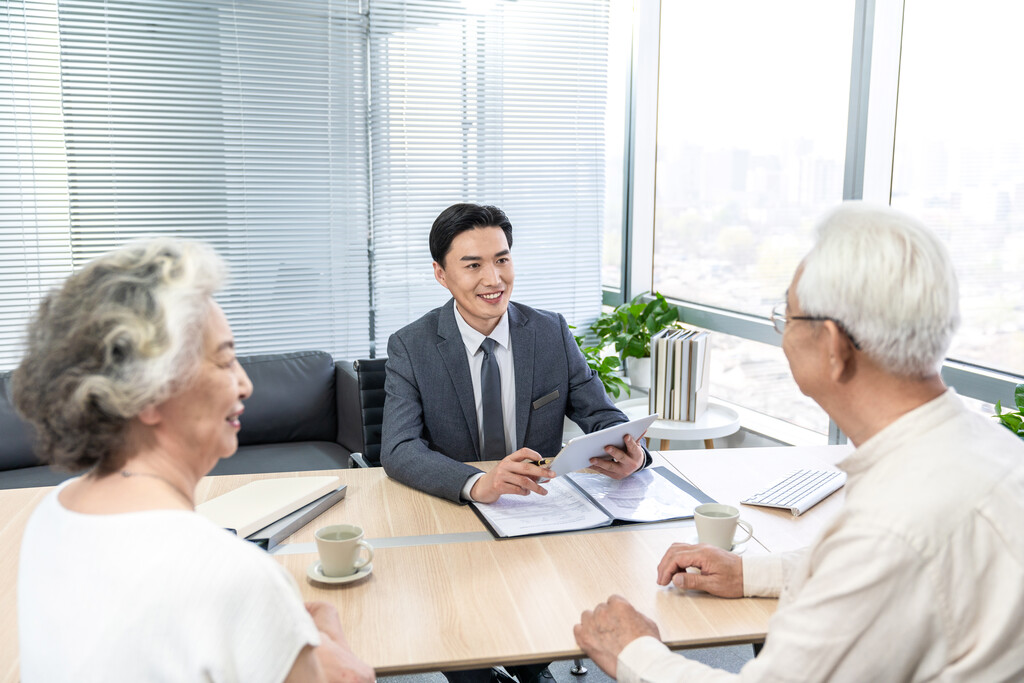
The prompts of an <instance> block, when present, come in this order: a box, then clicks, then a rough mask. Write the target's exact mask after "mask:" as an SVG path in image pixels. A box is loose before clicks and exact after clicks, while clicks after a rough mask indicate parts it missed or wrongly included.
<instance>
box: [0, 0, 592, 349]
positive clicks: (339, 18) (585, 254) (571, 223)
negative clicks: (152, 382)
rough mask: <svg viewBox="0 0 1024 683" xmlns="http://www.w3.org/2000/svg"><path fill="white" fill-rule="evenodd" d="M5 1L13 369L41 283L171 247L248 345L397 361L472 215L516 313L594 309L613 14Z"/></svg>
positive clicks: (5, 274)
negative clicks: (211, 277) (499, 249)
mask: <svg viewBox="0 0 1024 683" xmlns="http://www.w3.org/2000/svg"><path fill="white" fill-rule="evenodd" d="M6 7H7V12H6V14H5V15H4V16H3V18H2V21H3V22H4V23H3V24H2V28H3V30H4V35H2V36H0V37H3V38H6V42H5V43H4V44H3V45H0V49H2V50H4V52H3V56H4V57H6V59H7V61H8V63H9V64H10V65H11V67H10V69H9V70H8V71H7V72H6V73H5V74H4V76H3V77H0V98H2V99H0V106H2V107H3V111H4V113H5V116H4V117H3V118H2V120H0V136H2V140H0V141H2V142H3V143H4V144H3V148H2V149H0V154H2V155H3V159H4V161H5V163H4V164H3V167H2V168H0V206H3V208H4V209H5V211H4V213H3V216H2V217H0V221H2V223H0V226H2V228H3V231H2V233H0V259H2V260H0V267H2V269H0V295H2V296H0V369H2V368H9V367H12V366H13V365H15V364H16V363H17V359H18V357H19V356H20V353H21V344H22V335H23V331H24V325H25V322H26V320H27V318H28V316H29V315H30V313H31V311H33V310H34V309H35V307H36V306H37V304H38V300H39V298H40V296H42V294H43V293H44V292H45V291H46V290H47V288H48V287H50V286H52V285H53V284H54V283H57V282H59V281H60V279H61V278H63V277H64V276H66V274H67V273H68V272H69V271H70V269H71V268H72V267H73V266H79V265H81V264H83V263H84V262H85V261H87V260H88V259H90V258H93V257H94V256H96V255H98V254H100V253H102V252H104V251H107V250H109V249H111V248H114V247H116V246H118V245H120V244H123V243H124V242H125V241H126V240H128V239H132V238H135V237H140V236H148V235H154V234H170V235H178V236H182V237H188V238H193V239H202V240H206V241H208V242H210V243H211V244H213V245H214V246H215V248H217V249H218V251H219V252H220V253H221V254H222V255H223V256H225V257H226V259H227V261H228V263H229V266H230V267H231V271H232V277H231V280H230V282H229V286H228V288H227V290H226V291H225V292H223V293H222V295H221V297H220V299H221V302H222V304H223V305H224V307H225V309H226V311H227V313H228V316H229V318H230V319H231V322H232V325H233V327H234V329H235V333H236V336H237V338H238V342H239V348H240V349H241V350H242V351H243V352H249V353H252V352H262V351H267V352H270V351H285V350H290V349H298V348H321V349H325V350H328V351H330V352H332V353H333V354H334V355H335V356H336V357H357V356H365V355H367V354H368V352H369V351H370V347H371V343H375V344H376V350H377V353H378V354H382V353H383V349H384V345H385V343H386V340H387V336H388V335H389V334H390V333H391V332H392V331H393V330H395V329H397V328H398V327H400V326H402V325H404V324H406V323H407V322H409V321H411V320H413V319H414V318H416V317H417V316H419V315H421V314H422V313H423V312H425V311H426V310H427V309H428V308H430V307H432V306H434V305H436V304H438V303H440V302H441V301H443V300H444V299H445V298H446V293H445V292H444V290H443V289H441V288H440V286H439V285H437V284H436V283H434V282H433V278H432V276H431V268H430V257H429V253H428V249H427V243H426V236H427V233H428V230H429V226H430V224H431V222H432V221H433V219H434V217H435V216H436V215H437V213H438V212H439V211H440V210H441V209H443V208H444V207H446V206H447V205H449V204H451V203H453V202H456V201H464V200H470V201H480V202H489V203H494V204H497V205H499V206H501V207H502V208H504V209H505V210H506V211H507V212H508V214H509V216H510V217H511V219H512V222H513V225H514V226H515V245H514V253H515V259H516V269H517V274H518V278H517V284H516V289H515V298H516V299H517V300H519V301H523V302H525V303H528V304H531V305H535V306H542V307H545V308H551V309H554V310H558V311H560V312H562V313H564V314H565V315H566V316H567V317H568V318H569V320H570V322H577V323H585V322H586V321H588V320H589V319H592V318H593V317H594V316H595V315H596V314H597V311H598V310H599V306H600V286H599V267H598V264H599V254H600V244H599V242H600V225H601V222H602V220H603V213H602V205H603V180H602V179H603V168H602V163H603V149H602V145H603V129H602V125H603V118H604V107H605V102H604V96H605V95H604V93H605V78H606V75H605V74H606V61H607V48H606V44H607V29H608V26H607V3H606V2H590V1H587V0H574V1H569V0H551V1H543V2H541V1H538V0H519V1H517V2H507V1H506V0H490V1H485V0H479V1H471V0H466V1H465V2H452V1H450V0H449V1H438V2H395V1H386V2H378V1H373V2H367V0H363V1H362V2H360V1H359V0H296V1H294V2H289V3H280V2H275V1H271V0H256V1H246V2H241V1H237V2H230V1H228V0H209V1H205V2H199V1H190V0H152V1H149V2H145V3H139V2H134V1H129V0H106V1H105V2H103V3H96V2H91V1H88V0H62V2H60V3H59V5H58V3H56V2H55V0H46V1H38V2H11V3H7V5H6ZM58 7H59V10H58V9H57V8H58ZM368 56H369V60H370V61H369V64H368V61H367V59H368ZM368 72H369V78H370V79H371V82H368V80H367V78H368ZM370 94H372V100H368V99H367V98H368V96H369V95H370ZM367 112H369V117H368V116H367ZM371 125H372V130H373V133H372V136H371V134H370V127H371ZM371 167H372V174H371V170H370V169H371ZM371 176H372V178H371ZM371 180H372V187H373V204H372V206H371V203H370V202H371V195H370V187H371ZM371 213H372V215H373V223H372V231H371V224H370V216H371ZM371 235H372V237H371ZM371 259H373V263H374V267H373V270H372V272H371V271H370V263H371ZM371 290H372V293H373V297H374V303H375V310H372V311H371V296H370V294H371ZM371 329H375V330H376V332H375V334H371V332H370V330H371Z"/></svg>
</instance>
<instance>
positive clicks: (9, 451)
mask: <svg viewBox="0 0 1024 683" xmlns="http://www.w3.org/2000/svg"><path fill="white" fill-rule="evenodd" d="M10 392H11V373H10V372H3V373H0V471H3V470H14V469H18V468H21V467H35V466H38V465H39V459H38V458H36V456H35V453H34V452H33V450H32V445H33V441H34V438H35V437H34V434H33V433H32V427H31V425H29V424H28V423H27V422H24V421H22V419H21V418H20V417H18V414H17V413H16V412H14V406H13V405H12V404H11V395H10ZM27 486H32V484H27ZM6 488H14V487H6Z"/></svg>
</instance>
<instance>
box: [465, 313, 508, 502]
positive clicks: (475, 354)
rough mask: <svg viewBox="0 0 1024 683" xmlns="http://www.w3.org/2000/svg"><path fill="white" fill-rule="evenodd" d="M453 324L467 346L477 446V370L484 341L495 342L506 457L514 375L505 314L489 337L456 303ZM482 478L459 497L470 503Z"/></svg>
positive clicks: (480, 425) (480, 424)
mask: <svg viewBox="0 0 1024 683" xmlns="http://www.w3.org/2000/svg"><path fill="white" fill-rule="evenodd" d="M455 324H456V325H458V326H459V333H460V334H461V335H462V343H463V344H464V345H465V346H466V358H467V359H468V360H469V377H470V379H471V380H472V382H473V405H475V406H476V425H477V430H478V433H477V436H478V439H479V441H478V443H480V444H483V442H484V403H483V400H482V398H481V391H480V369H481V368H482V367H483V364H484V352H483V349H481V348H480V345H481V344H482V343H483V341H484V339H486V338H487V337H490V338H491V339H493V340H494V341H496V342H497V346H495V347H494V357H495V360H497V361H498V373H499V375H500V376H501V413H502V417H503V418H504V420H503V421H504V423H505V454H506V455H507V454H509V453H512V452H513V451H515V450H516V376H515V368H514V367H513V364H512V339H511V336H510V335H509V329H508V311H507V310H506V311H505V315H503V316H501V319H500V320H499V321H498V325H497V326H496V327H495V328H494V329H493V330H492V331H491V333H490V334H489V335H483V334H480V333H479V332H477V331H476V330H474V329H473V328H472V327H470V325H469V323H467V322H466V321H465V319H463V317H462V313H461V312H460V311H459V305H458V304H457V303H456V304H455ZM482 476H484V475H483V474H482V473H481V474H474V475H473V476H472V477H470V478H469V480H468V481H467V482H466V485H465V486H463V487H462V497H463V498H464V499H466V500H472V498H471V497H470V495H469V492H470V491H471V490H472V489H473V484H475V483H476V482H477V480H478V479H479V478H480V477H482Z"/></svg>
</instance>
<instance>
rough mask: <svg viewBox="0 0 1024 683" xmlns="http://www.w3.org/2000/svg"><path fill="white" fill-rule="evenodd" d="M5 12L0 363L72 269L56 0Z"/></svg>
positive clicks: (0, 24)
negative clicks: (47, 295) (42, 301)
mask: <svg viewBox="0 0 1024 683" xmlns="http://www.w3.org/2000/svg"><path fill="white" fill-rule="evenodd" d="M4 9H5V11H4V12H2V13H0V64H3V72H2V73H0V370H5V369H9V368H12V367H14V366H15V365H17V363H18V359H19V358H20V357H21V353H22V349H23V343H24V335H25V324H26V323H27V321H28V320H29V318H30V317H31V315H32V314H33V313H34V312H35V309H36V307H37V306H38V305H39V300H40V299H41V298H42V296H43V295H44V294H45V293H46V292H47V290H48V289H49V288H50V287H52V286H53V285H54V284H56V283H58V282H60V281H61V280H62V279H63V278H64V277H66V276H67V274H68V273H69V272H70V271H71V247H70V241H69V239H68V187H67V168H66V163H65V159H64V129H63V121H62V119H61V109H60V71H59V68H58V63H59V60H60V50H59V45H58V40H57V13H56V8H55V5H54V3H53V2H8V3H5V6H4Z"/></svg>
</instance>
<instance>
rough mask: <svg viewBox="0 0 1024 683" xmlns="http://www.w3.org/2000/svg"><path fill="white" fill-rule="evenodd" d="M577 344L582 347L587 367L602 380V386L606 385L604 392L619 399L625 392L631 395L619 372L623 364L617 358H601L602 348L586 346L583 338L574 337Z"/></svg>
mask: <svg viewBox="0 0 1024 683" xmlns="http://www.w3.org/2000/svg"><path fill="white" fill-rule="evenodd" d="M573 338H574V339H575V340H576V343H577V344H578V345H579V347H580V351H582V352H583V357H584V358H586V359H587V365H589V366H590V369H591V370H593V371H594V372H596V373H597V376H598V377H599V378H600V379H601V384H603V385H604V390H605V391H606V392H607V393H609V394H611V395H612V396H614V397H615V398H618V397H619V394H621V393H622V392H623V391H625V392H626V395H627V396H628V395H629V385H628V384H626V383H625V382H624V381H623V379H622V374H621V373H620V372H619V368H620V367H621V363H620V362H619V359H618V357H616V356H604V357H602V356H601V351H602V348H601V347H600V346H584V345H583V344H584V338H583V337H582V336H580V337H577V336H576V335H573Z"/></svg>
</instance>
